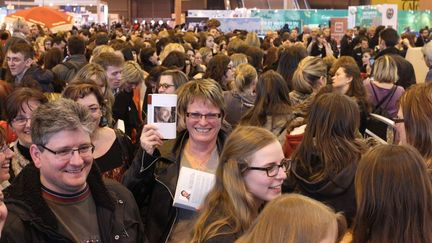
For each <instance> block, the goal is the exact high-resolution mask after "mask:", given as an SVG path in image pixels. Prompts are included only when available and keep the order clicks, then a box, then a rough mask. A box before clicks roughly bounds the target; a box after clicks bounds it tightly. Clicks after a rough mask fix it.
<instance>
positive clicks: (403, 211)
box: [353, 145, 432, 243]
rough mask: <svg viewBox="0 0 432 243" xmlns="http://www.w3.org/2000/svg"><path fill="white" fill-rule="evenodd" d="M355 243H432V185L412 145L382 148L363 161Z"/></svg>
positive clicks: (357, 181) (358, 175)
mask: <svg viewBox="0 0 432 243" xmlns="http://www.w3.org/2000/svg"><path fill="white" fill-rule="evenodd" d="M355 189H356V201H357V215H356V218H355V221H354V228H353V242H354V243H360V242H362V243H363V242H369V243H378V242H394V243H402V242H419V243H426V242H432V231H431V229H430V226H431V225H432V185H431V180H430V174H429V173H428V172H427V168H426V164H425V162H424V160H423V158H422V157H421V155H420V154H419V153H418V152H417V150H416V149H415V148H413V147H411V146H406V145H404V146H398V145H379V146H377V147H375V148H373V149H372V150H371V151H369V152H368V153H366V154H365V155H364V156H363V157H362V159H361V160H360V162H359V165H358V167H357V173H356V177H355Z"/></svg>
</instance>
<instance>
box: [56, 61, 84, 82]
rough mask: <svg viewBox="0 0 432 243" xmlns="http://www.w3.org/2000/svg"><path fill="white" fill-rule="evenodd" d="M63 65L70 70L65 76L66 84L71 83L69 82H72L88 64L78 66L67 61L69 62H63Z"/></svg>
mask: <svg viewBox="0 0 432 243" xmlns="http://www.w3.org/2000/svg"><path fill="white" fill-rule="evenodd" d="M61 64H62V65H64V66H65V67H66V68H67V69H68V71H67V73H66V75H65V79H64V82H66V83H69V81H71V80H72V79H73V78H74V77H75V74H76V73H78V71H79V70H80V69H81V68H82V67H84V66H85V65H86V64H87V63H84V64H81V65H78V64H76V63H74V62H69V61H67V62H63V63H61Z"/></svg>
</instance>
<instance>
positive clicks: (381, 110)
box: [370, 83, 397, 119]
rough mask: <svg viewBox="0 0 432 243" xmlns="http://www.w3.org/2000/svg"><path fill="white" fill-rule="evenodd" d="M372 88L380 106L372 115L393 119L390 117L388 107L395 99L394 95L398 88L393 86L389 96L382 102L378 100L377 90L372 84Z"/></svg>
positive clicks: (377, 106)
mask: <svg viewBox="0 0 432 243" xmlns="http://www.w3.org/2000/svg"><path fill="white" fill-rule="evenodd" d="M370 86H371V88H372V91H373V94H374V97H375V99H376V100H377V101H378V104H377V105H376V106H375V107H374V109H373V110H372V113H374V114H378V115H380V116H384V117H387V118H389V119H392V118H393V117H390V114H389V113H388V109H387V106H388V104H389V103H390V101H391V99H392V98H393V95H394V94H395V93H396V89H397V86H396V85H393V87H392V89H391V90H390V92H388V93H387V95H386V96H384V97H383V98H382V99H381V100H378V96H377V94H376V91H375V88H374V86H373V84H372V83H370ZM384 102H385V105H383V104H384Z"/></svg>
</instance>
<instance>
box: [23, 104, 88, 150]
mask: <svg viewBox="0 0 432 243" xmlns="http://www.w3.org/2000/svg"><path fill="white" fill-rule="evenodd" d="M80 128H81V129H83V130H84V131H85V132H87V133H88V134H89V135H90V134H91V133H92V132H93V130H94V129H95V123H94V120H93V118H92V116H91V114H90V112H89V110H88V108H87V107H85V106H83V105H81V104H78V103H77V102H75V101H73V100H70V99H64V98H59V99H57V100H55V101H51V102H48V103H46V104H42V105H40V106H39V107H38V109H37V110H36V111H35V112H34V113H33V115H32V123H31V137H32V142H33V143H34V144H40V145H45V144H47V143H48V141H49V139H50V138H51V137H52V136H53V135H55V134H56V133H59V132H61V131H73V130H76V129H80Z"/></svg>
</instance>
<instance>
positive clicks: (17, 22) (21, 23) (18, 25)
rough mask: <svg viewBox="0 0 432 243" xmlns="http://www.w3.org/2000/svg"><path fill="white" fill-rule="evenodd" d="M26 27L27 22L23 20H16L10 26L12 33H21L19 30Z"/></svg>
mask: <svg viewBox="0 0 432 243" xmlns="http://www.w3.org/2000/svg"><path fill="white" fill-rule="evenodd" d="M25 25H27V22H26V21H25V20H24V19H23V18H17V19H16V20H15V21H14V22H13V24H12V30H13V32H14V33H15V32H21V29H22V28H23V27H24V26H25Z"/></svg>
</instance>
